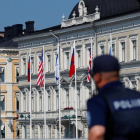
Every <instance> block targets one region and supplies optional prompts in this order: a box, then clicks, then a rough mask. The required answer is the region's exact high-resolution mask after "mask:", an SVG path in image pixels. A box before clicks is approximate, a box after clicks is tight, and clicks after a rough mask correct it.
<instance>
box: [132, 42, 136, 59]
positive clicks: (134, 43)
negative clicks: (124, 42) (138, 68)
mask: <svg viewBox="0 0 140 140" xmlns="http://www.w3.org/2000/svg"><path fill="white" fill-rule="evenodd" d="M132 43H133V59H134V60H136V58H137V46H136V40H133V41H132Z"/></svg>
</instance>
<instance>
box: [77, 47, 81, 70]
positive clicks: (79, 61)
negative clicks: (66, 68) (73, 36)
mask: <svg viewBox="0 0 140 140" xmlns="http://www.w3.org/2000/svg"><path fill="white" fill-rule="evenodd" d="M77 56H78V58H77V60H78V68H79V67H81V50H78V51H77Z"/></svg>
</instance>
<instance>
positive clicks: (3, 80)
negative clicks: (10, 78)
mask: <svg viewBox="0 0 140 140" xmlns="http://www.w3.org/2000/svg"><path fill="white" fill-rule="evenodd" d="M1 82H5V68H3V69H2V73H1Z"/></svg>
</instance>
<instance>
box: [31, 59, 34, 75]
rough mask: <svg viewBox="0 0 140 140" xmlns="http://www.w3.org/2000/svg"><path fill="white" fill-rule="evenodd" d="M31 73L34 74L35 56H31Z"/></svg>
mask: <svg viewBox="0 0 140 140" xmlns="http://www.w3.org/2000/svg"><path fill="white" fill-rule="evenodd" d="M31 71H32V72H31V74H34V57H31Z"/></svg>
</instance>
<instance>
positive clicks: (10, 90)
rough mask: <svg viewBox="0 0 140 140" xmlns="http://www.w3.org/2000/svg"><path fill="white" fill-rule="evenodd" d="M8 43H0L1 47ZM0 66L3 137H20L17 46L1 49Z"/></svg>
mask: <svg viewBox="0 0 140 140" xmlns="http://www.w3.org/2000/svg"><path fill="white" fill-rule="evenodd" d="M4 44H6V43H5V42H3V43H0V47H1V46H2V45H4ZM1 48H2V47H1ZM0 66H1V67H2V73H1V83H0V88H1V89H0V91H1V97H0V99H1V120H2V124H1V138H10V139H12V138H18V129H17V125H18V123H17V122H16V120H17V117H18V115H17V114H18V110H19V102H18V93H19V89H18V87H17V85H18V79H17V76H18V73H19V71H18V67H19V58H18V50H17V49H16V47H11V48H9V47H8V48H7V47H4V49H1V50H0Z"/></svg>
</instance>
